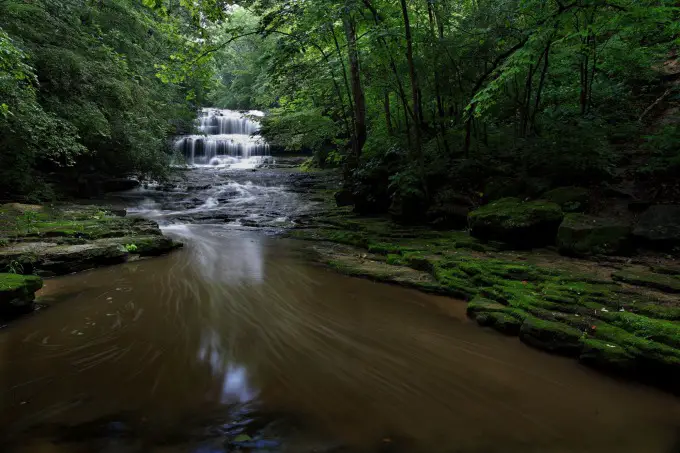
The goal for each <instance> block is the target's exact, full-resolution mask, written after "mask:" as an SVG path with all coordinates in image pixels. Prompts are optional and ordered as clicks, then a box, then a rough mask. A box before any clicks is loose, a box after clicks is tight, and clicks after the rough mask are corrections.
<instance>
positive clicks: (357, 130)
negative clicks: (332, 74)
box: [342, 11, 367, 172]
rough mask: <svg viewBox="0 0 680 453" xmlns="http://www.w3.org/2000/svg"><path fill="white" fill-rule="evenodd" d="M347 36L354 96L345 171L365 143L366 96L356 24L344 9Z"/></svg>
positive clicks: (348, 168) (352, 167)
mask: <svg viewBox="0 0 680 453" xmlns="http://www.w3.org/2000/svg"><path fill="white" fill-rule="evenodd" d="M342 22H343V25H344V28H345V36H346V37H347V55H348V60H349V68H350V86H351V88H352V96H353V97H354V120H355V124H354V136H353V137H352V156H350V158H349V159H348V160H347V163H348V166H347V169H346V171H348V172H351V171H352V170H354V169H355V168H356V167H357V166H358V165H359V158H360V157H361V151H362V150H363V148H364V144H366V138H367V128H366V98H365V96H364V90H363V87H362V86H361V69H360V67H359V51H358V49H357V35H356V28H355V26H356V24H355V22H354V18H353V17H352V16H351V14H350V13H349V12H348V11H346V12H345V14H344V15H343V17H342Z"/></svg>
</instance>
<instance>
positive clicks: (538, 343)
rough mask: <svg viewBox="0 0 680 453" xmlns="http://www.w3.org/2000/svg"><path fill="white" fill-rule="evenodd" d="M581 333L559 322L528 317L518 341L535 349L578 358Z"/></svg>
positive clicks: (580, 347)
mask: <svg viewBox="0 0 680 453" xmlns="http://www.w3.org/2000/svg"><path fill="white" fill-rule="evenodd" d="M582 335H583V333H582V332H581V331H580V330H578V329H575V328H573V327H570V326H568V325H566V324H562V323H559V322H552V321H545V320H542V319H538V318H534V317H529V318H526V319H525V320H524V322H523V323H522V327H521V329H520V332H519V337H520V339H521V340H522V341H523V342H524V343H526V344H528V345H530V346H533V347H535V348H538V349H542V350H544V351H549V352H553V353H556V354H562V355H567V356H574V357H576V356H578V355H580V353H581V350H582V344H581V337H582Z"/></svg>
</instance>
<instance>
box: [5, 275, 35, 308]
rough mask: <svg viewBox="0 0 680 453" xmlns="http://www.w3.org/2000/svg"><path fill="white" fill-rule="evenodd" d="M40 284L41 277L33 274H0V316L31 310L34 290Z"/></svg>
mask: <svg viewBox="0 0 680 453" xmlns="http://www.w3.org/2000/svg"><path fill="white" fill-rule="evenodd" d="M42 285H43V281H42V279H41V278H40V277H36V276H33V275H17V274H0V316H14V315H17V314H20V313H25V312H28V311H30V310H32V309H33V299H35V292H36V291H38V290H39V289H40V288H42Z"/></svg>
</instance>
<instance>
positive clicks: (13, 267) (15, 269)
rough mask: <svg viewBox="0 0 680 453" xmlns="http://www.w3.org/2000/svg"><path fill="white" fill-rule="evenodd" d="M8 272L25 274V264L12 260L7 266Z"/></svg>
mask: <svg viewBox="0 0 680 453" xmlns="http://www.w3.org/2000/svg"><path fill="white" fill-rule="evenodd" d="M7 272H8V273H10V274H23V273H24V266H23V265H22V264H21V263H20V262H18V261H16V260H12V261H11V262H10V263H9V265H8V266H7Z"/></svg>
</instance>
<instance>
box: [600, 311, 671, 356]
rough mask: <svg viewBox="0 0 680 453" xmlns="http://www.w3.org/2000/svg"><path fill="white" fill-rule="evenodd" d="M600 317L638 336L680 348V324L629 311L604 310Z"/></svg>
mask: <svg viewBox="0 0 680 453" xmlns="http://www.w3.org/2000/svg"><path fill="white" fill-rule="evenodd" d="M599 318H601V319H602V320H604V321H606V322H608V323H609V324H611V325H613V326H616V327H620V328H622V329H624V330H626V331H627V332H630V333H632V334H634V335H636V336H638V337H641V338H645V339H648V340H652V341H656V342H658V343H663V344H666V345H668V346H672V347H674V348H680V324H679V323H677V322H672V321H663V320H659V319H652V318H648V317H647V316H641V315H638V314H634V313H628V312H611V313H608V312H604V313H601V314H600V315H599Z"/></svg>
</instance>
